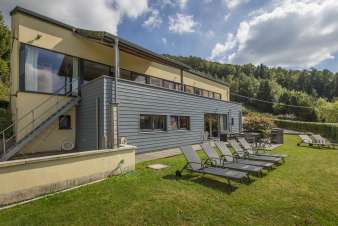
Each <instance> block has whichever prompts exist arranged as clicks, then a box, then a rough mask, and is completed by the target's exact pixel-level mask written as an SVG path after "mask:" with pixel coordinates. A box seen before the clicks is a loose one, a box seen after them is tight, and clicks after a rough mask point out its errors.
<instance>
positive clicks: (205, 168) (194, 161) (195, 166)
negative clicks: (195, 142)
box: [176, 146, 250, 185]
mask: <svg viewBox="0 0 338 226" xmlns="http://www.w3.org/2000/svg"><path fill="white" fill-rule="evenodd" d="M180 149H181V151H182V153H183V155H184V157H185V159H186V160H187V164H186V165H185V166H184V167H183V168H182V169H181V170H177V171H176V176H181V175H182V172H183V171H184V170H189V171H190V172H195V173H201V174H210V175H214V176H220V177H224V178H225V179H227V181H228V184H229V185H230V180H236V181H239V182H243V181H245V180H247V181H250V177H249V175H248V174H247V173H244V172H239V171H235V170H229V169H224V168H219V167H214V166H211V164H210V162H209V159H207V160H206V161H202V160H201V159H200V158H199V157H198V155H197V153H196V151H195V150H194V149H193V148H192V146H182V147H180Z"/></svg>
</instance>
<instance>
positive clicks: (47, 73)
mask: <svg viewBox="0 0 338 226" xmlns="http://www.w3.org/2000/svg"><path fill="white" fill-rule="evenodd" d="M75 60H77V58H73V57H71V56H67V55H64V54H61V53H56V52H53V51H49V50H46V49H41V48H37V47H33V46H30V45H23V47H22V48H21V53H20V73H21V74H20V88H21V89H22V90H24V91H31V92H41V93H51V94H66V93H69V92H71V91H72V84H73V83H75V82H74V81H73V75H74V73H76V70H74V71H73V69H74V67H75V66H77V61H76V63H75ZM76 76H77V75H74V77H76ZM74 85H75V84H74Z"/></svg>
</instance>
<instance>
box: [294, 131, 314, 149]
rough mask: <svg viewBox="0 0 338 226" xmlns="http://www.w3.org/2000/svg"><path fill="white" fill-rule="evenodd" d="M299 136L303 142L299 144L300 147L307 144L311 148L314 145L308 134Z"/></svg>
mask: <svg viewBox="0 0 338 226" xmlns="http://www.w3.org/2000/svg"><path fill="white" fill-rule="evenodd" d="M298 136H299V137H300V139H301V141H300V142H298V143H297V145H298V146H300V145H301V144H307V145H309V146H312V145H313V141H312V139H311V138H310V137H309V136H308V135H307V134H299V135H298Z"/></svg>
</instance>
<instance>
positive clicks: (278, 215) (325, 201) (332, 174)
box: [0, 136, 338, 225]
mask: <svg viewBox="0 0 338 226" xmlns="http://www.w3.org/2000/svg"><path fill="white" fill-rule="evenodd" d="M285 141H286V144H284V145H283V146H281V147H279V148H278V150H276V152H283V153H287V154H288V155H289V157H288V158H287V159H286V163H285V164H284V165H282V166H279V167H278V168H277V169H275V170H273V171H270V172H268V173H267V174H266V175H265V176H264V177H263V178H254V180H255V181H254V182H253V183H251V184H249V185H245V184H238V183H233V185H234V186H235V187H236V188H235V189H234V191H232V192H230V190H229V189H228V187H227V184H226V182H225V180H224V179H222V178H216V177H211V176H205V177H202V176H200V175H197V174H193V175H190V174H188V173H185V174H184V175H183V177H182V178H181V179H176V178H175V176H174V173H175V170H176V169H178V168H181V167H182V166H183V165H184V164H185V160H184V158H183V156H177V157H173V158H167V159H162V160H157V161H151V162H152V163H154V162H156V163H164V164H168V165H169V166H170V168H168V169H165V170H160V171H154V170H151V169H147V168H146V167H145V166H146V165H147V164H149V163H150V162H146V163H142V164H138V165H137V170H136V171H135V172H133V173H130V174H127V175H125V176H118V177H112V178H109V179H107V180H105V181H103V182H100V183H97V184H92V185H89V186H85V187H82V188H79V189H76V190H73V191H69V192H65V193H59V194H56V195H54V196H50V197H47V198H43V199H40V200H37V201H34V202H31V203H28V204H25V205H20V206H17V207H15V208H11V209H7V210H2V211H0V225H338V151H337V150H335V151H334V150H324V149H323V150H318V149H312V148H308V147H297V145H296V142H297V137H295V136H286V139H285Z"/></svg>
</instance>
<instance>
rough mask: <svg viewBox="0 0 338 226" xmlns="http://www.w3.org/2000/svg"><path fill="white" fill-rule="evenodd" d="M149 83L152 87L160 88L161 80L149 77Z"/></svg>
mask: <svg viewBox="0 0 338 226" xmlns="http://www.w3.org/2000/svg"><path fill="white" fill-rule="evenodd" d="M149 83H150V84H151V85H154V86H160V87H161V86H162V79H160V78H155V77H150V80H149Z"/></svg>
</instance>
